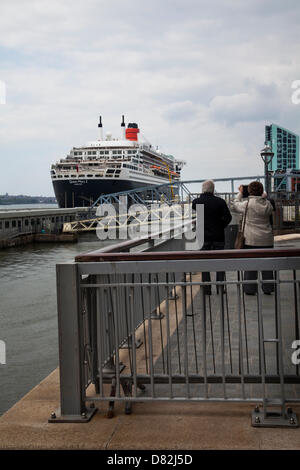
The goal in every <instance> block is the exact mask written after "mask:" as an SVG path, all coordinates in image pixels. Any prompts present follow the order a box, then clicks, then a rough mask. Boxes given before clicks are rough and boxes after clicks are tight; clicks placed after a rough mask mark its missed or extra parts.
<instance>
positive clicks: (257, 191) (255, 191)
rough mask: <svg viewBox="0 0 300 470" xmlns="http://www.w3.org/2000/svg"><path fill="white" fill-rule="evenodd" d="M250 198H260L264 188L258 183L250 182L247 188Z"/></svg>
mask: <svg viewBox="0 0 300 470" xmlns="http://www.w3.org/2000/svg"><path fill="white" fill-rule="evenodd" d="M248 191H249V194H250V196H261V195H262V194H263V192H264V187H263V185H262V184H261V183H260V182H259V181H252V183H250V184H249V186H248Z"/></svg>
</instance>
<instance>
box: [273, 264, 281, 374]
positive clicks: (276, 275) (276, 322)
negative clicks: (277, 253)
mask: <svg viewBox="0 0 300 470" xmlns="http://www.w3.org/2000/svg"><path fill="white" fill-rule="evenodd" d="M274 273H275V281H276V282H275V338H278V296H277V293H276V290H277V286H279V284H278V283H277V277H278V272H277V271H274ZM278 347H279V345H278V343H276V344H275V349H276V371H277V375H279V369H280V367H279V349H278Z"/></svg>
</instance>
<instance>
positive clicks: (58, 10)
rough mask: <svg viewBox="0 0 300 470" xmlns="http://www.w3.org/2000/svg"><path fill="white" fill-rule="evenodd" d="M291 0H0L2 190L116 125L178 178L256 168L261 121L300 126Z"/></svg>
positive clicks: (44, 178) (48, 189)
mask: <svg viewBox="0 0 300 470" xmlns="http://www.w3.org/2000/svg"><path fill="white" fill-rule="evenodd" d="M299 24H300V2H299V0H285V1H283V0H251V1H250V0H249V1H245V0H210V1H208V0H152V1H145V0H127V1H124V0H109V1H108V0H105V1H103V0H72V1H71V0H51V1H50V0H47V1H43V0H35V1H33V0H26V1H25V0H1V5H0V59H1V61H0V80H1V81H2V82H4V83H5V85H6V104H0V162H1V172H0V175H1V176H0V194H3V193H5V192H8V193H9V194H21V193H22V194H32V195H53V194H54V193H53V190H52V184H51V180H50V165H51V163H53V162H55V161H56V160H57V159H59V158H62V157H65V156H66V154H67V153H68V151H69V150H70V149H71V148H72V147H73V146H78V145H82V144H84V143H86V142H87V141H89V140H94V139H97V137H98V128H97V123H98V117H99V115H100V114H101V115H102V120H103V126H104V132H108V131H110V132H112V133H113V135H114V136H115V137H119V136H120V135H121V132H120V123H121V116H122V114H124V115H125V120H126V123H128V122H136V123H138V125H139V127H140V130H141V134H142V135H143V136H144V137H145V138H146V139H147V140H148V141H150V142H151V143H152V144H153V145H158V146H159V148H160V149H161V150H162V151H165V152H166V153H171V154H173V155H174V156H175V157H176V158H179V159H184V160H186V162H187V165H186V167H185V169H184V171H183V175H182V176H183V179H185V180H188V179H196V178H199V179H200V178H214V177H219V178H220V177H231V176H239V175H255V174H263V165H262V162H261V159H260V157H259V152H260V150H261V148H262V147H263V144H264V126H265V124H268V123H272V122H274V123H277V124H279V125H282V126H283V127H286V128H288V129H290V130H292V131H294V132H296V133H297V134H300V104H299V105H297V104H293V103H292V100H291V96H292V93H293V90H292V88H291V86H292V83H293V81H295V80H300V69H299V57H300V48H299V45H300V27H299Z"/></svg>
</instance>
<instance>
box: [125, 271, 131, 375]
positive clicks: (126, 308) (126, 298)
mask: <svg viewBox="0 0 300 470" xmlns="http://www.w3.org/2000/svg"><path fill="white" fill-rule="evenodd" d="M125 283H126V274H124V284H125ZM124 292H125V326H126V337H127V350H128V358H129V365H130V372H131V374H132V355H131V351H130V349H131V347H130V346H131V345H130V328H129V312H128V311H130V300H129V295H128V286H126V285H125V286H124ZM128 303H129V305H128Z"/></svg>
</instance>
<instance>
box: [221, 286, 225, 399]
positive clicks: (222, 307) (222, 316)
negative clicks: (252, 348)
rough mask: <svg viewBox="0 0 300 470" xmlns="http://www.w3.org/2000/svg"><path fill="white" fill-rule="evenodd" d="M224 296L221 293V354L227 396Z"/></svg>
mask: <svg viewBox="0 0 300 470" xmlns="http://www.w3.org/2000/svg"><path fill="white" fill-rule="evenodd" d="M224 316H225V315H224V298H223V295H222V294H221V295H220V330H221V354H222V378H223V382H222V383H223V393H224V398H226V380H225V343H224V339H225V338H224V336H225V335H224Z"/></svg>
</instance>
